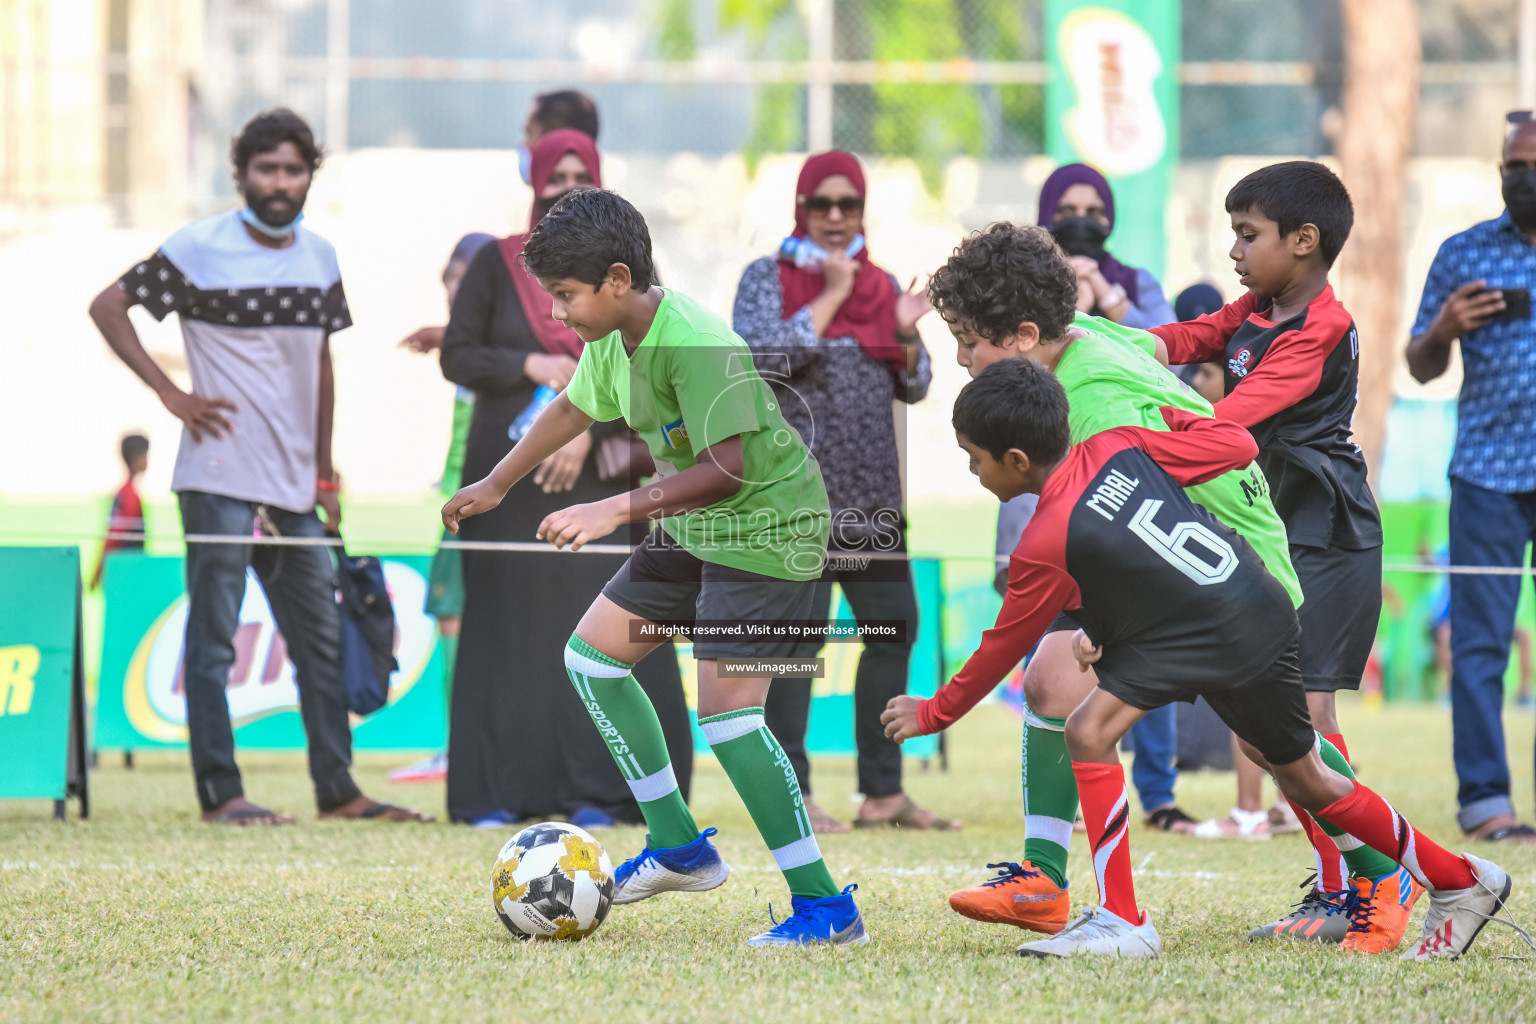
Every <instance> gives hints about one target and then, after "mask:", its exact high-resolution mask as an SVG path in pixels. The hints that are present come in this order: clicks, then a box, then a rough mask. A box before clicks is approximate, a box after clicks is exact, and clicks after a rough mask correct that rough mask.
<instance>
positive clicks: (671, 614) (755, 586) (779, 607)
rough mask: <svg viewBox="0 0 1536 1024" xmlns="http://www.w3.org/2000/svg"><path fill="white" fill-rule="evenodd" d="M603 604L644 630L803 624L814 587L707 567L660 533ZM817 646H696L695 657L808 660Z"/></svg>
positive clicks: (611, 585)
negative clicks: (703, 623)
mask: <svg viewBox="0 0 1536 1024" xmlns="http://www.w3.org/2000/svg"><path fill="white" fill-rule="evenodd" d="M603 596H604V597H606V598H607V599H608V600H610V601H612V602H613V603H614V604H616V605H618V606H619V607H620V608H623V609H624V610H625V611H627V612H629V613H630V614H631V615H635V616H638V617H639V618H642V619H645V620H647V621H649V622H662V623H666V622H678V623H686V622H694V621H697V620H708V621H710V622H731V623H742V624H744V625H745V624H750V623H770V622H772V623H785V622H796V623H804V622H808V621H809V620H810V618H811V611H812V609H813V607H814V605H815V598H816V581H815V580H781V579H775V578H774V577H772V576H762V575H759V574H758V573H755V572H747V571H746V570H745V569H733V568H731V567H730V566H726V565H718V564H716V563H714V562H706V561H704V560H702V559H700V558H698V557H697V556H695V555H693V554H691V553H690V552H688V551H686V550H684V549H683V548H682V547H681V546H680V545H679V544H678V543H677V542H676V541H675V540H673V539H672V538H671V537H669V536H667V535H665V534H663V533H662V532H661V531H660V530H659V529H657V530H652V531H651V532H650V534H648V535H647V536H646V538H645V540H644V541H643V542H641V543H640V544H639V545H637V546H636V547H635V550H634V552H633V553H631V554H630V556H629V560H628V561H626V562H625V563H624V565H623V566H622V567H621V568H620V569H619V571H618V572H617V573H615V574H614V577H613V579H611V580H609V581H608V585H607V586H605V587H604V588H603ZM822 643H823V641H822V640H821V639H816V640H811V641H804V640H800V641H796V640H793V639H762V638H751V637H742V638H739V639H737V638H731V637H723V638H709V639H705V638H696V639H695V640H694V644H693V656H694V657H695V658H698V659H711V658H751V657H762V658H796V657H811V656H813V655H814V654H815V653H816V651H817V650H818V649H820V647H821V644H822Z"/></svg>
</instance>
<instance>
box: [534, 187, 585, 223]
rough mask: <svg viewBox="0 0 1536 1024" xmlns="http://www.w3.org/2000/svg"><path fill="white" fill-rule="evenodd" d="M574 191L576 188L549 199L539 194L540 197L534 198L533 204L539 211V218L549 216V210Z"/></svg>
mask: <svg viewBox="0 0 1536 1024" xmlns="http://www.w3.org/2000/svg"><path fill="white" fill-rule="evenodd" d="M574 191H575V189H567V190H566V191H564V192H561V193H560V194H559V195H557V196H550V197H549V198H548V199H545V198H544V197H543V196H539V197H538V198H536V199H534V201H533V205H534V208H535V209H537V210H538V211H539V220H543V219H544V218H545V217H548V216H549V211H550V210H553V209H554V208H555V204H556V203H558V202H559V201H560V200H562V199H564V198H565V197H566V196H568V195H570V194H571V193H572V192H574Z"/></svg>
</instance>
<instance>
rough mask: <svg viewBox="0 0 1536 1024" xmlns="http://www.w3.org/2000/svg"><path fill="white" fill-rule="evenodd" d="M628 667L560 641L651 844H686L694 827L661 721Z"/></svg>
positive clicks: (584, 645)
mask: <svg viewBox="0 0 1536 1024" xmlns="http://www.w3.org/2000/svg"><path fill="white" fill-rule="evenodd" d="M633 668H634V666H633V665H626V664H624V663H623V662H621V661H617V660H615V659H613V658H610V657H608V655H606V654H604V653H602V652H601V651H599V650H597V649H596V648H594V647H592V646H591V645H590V644H587V643H584V642H583V641H582V640H581V638H580V637H578V636H575V635H572V636H571V639H570V641H569V642H568V643H567V644H566V645H565V669H566V672H567V673H569V675H570V677H571V682H572V683H573V684H574V685H575V687H576V693H577V694H578V695H579V696H580V697H581V702H582V703H583V704H585V705H586V706H587V712H588V713H589V714H591V716H592V721H593V723H594V724H596V725H597V730H598V732H600V733H602V734H603V739H604V740H606V741H607V742H608V752H609V753H610V754H612V755H613V759H614V761H616V762H618V765H619V771H620V772H622V773H623V775H624V781H625V782H627V783H629V791H630V792H631V793H633V794H634V795H635V801H636V802H637V803H639V805H640V813H641V814H643V815H645V824H646V828H647V829H649V830H650V843H651V848H652V849H670V848H672V847H674V846H686V845H687V844H689V843H691V842H693V841H694V840H695V839H697V838H698V837H699V826H698V825H697V824H695V823H694V820H693V815H692V814H691V813H689V811H688V805H687V804H686V803H684V802H683V794H682V793H681V792H679V791H678V788H677V777H676V776H675V775H673V774H672V760H671V758H670V757H669V756H668V754H667V741H666V738H665V737H664V736H663V735H662V732H661V720H660V719H659V718H657V717H656V709H655V708H654V707H653V706H652V705H651V699H650V698H649V697H647V696H646V695H645V691H644V690H642V689H641V688H640V684H639V682H637V681H636V680H635V677H634V676H633V675H632V674H631V673H630V670H631V669H633Z"/></svg>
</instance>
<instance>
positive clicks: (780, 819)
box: [699, 708, 837, 899]
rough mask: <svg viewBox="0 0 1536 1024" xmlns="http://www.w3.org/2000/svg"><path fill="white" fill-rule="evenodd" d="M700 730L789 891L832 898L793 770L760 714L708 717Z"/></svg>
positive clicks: (829, 878)
mask: <svg viewBox="0 0 1536 1024" xmlns="http://www.w3.org/2000/svg"><path fill="white" fill-rule="evenodd" d="M699 728H701V729H703V730H704V738H705V739H706V740H708V741H709V747H710V749H711V750H713V751H714V752H715V756H716V757H717V758H719V759H720V767H721V768H724V769H725V774H726V775H728V776H729V777H730V780H731V785H733V786H735V787H736V792H737V793H738V794H740V796H741V802H742V803H744V804H746V805H747V813H749V814H751V815H752V822H753V824H755V825H756V826H757V831H758V833H759V834H760V835H762V837H763V842H765V843H767V844H768V849H769V850H770V851H772V853H773V859H774V860H775V861H777V862H778V865H779V870H780V871H782V872H784V880H785V881H786V882H788V883H789V891H790V892H792V893H794V894H795V895H796V896H809V897H812V898H813V899H820V898H821V897H824V896H836V895H837V883H835V882H833V881H832V873H831V872H830V871H828V870H827V862H826V861H824V860H822V859H821V847H820V846H818V845H817V843H816V836H815V834H814V833H812V832H811V819H810V818H809V817H808V816H807V815H806V813H805V802H804V801H803V800H802V799H801V796H800V783H799V782H797V781H796V780H795V769H794V767H793V766H792V765H791V764H790V763H789V755H788V754H786V753H784V748H783V747H781V746H779V741H778V740H776V739H774V738H773V733H771V732H769V731H768V726H767V724H766V723H765V722H764V721H763V709H762V708H742V709H741V710H740V711H728V712H726V713H725V714H723V715H711V716H710V717H708V718H701V719H699Z"/></svg>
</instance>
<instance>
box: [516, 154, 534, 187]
mask: <svg viewBox="0 0 1536 1024" xmlns="http://www.w3.org/2000/svg"><path fill="white" fill-rule="evenodd" d="M517 173H518V174H519V175H521V176H522V179H523V184H524V185H532V184H533V150H531V149H529V148H528V147H527V146H518V147H517Z"/></svg>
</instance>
